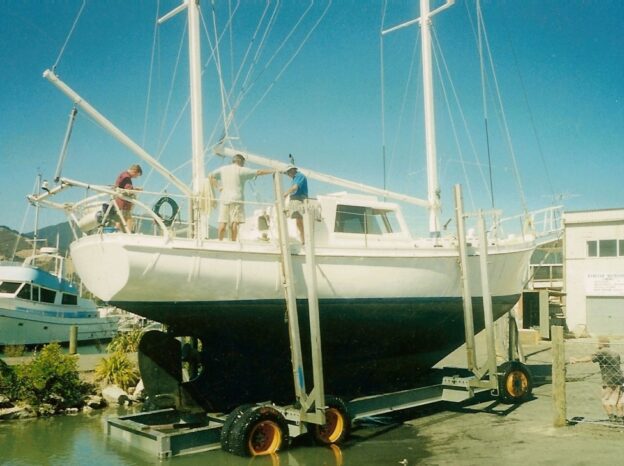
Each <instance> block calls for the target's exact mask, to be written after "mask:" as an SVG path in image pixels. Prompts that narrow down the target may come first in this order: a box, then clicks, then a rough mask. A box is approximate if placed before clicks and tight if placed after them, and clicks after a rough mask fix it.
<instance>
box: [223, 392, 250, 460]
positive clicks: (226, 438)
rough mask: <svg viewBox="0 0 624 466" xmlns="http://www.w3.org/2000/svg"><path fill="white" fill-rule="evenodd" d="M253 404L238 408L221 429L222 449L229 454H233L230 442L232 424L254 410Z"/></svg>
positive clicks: (229, 415)
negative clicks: (246, 412) (248, 411)
mask: <svg viewBox="0 0 624 466" xmlns="http://www.w3.org/2000/svg"><path fill="white" fill-rule="evenodd" d="M253 406H254V405H253V404H244V405H241V406H239V407H238V408H236V409H235V410H234V411H232V412H231V413H230V414H228V416H227V418H225V422H224V423H223V427H221V448H222V449H223V450H224V451H227V452H228V453H232V450H231V442H230V434H231V432H232V424H234V422H235V421H236V420H237V419H240V418H241V417H242V416H243V414H244V413H245V411H247V410H249V409H250V408H253Z"/></svg>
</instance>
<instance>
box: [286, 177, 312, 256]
mask: <svg viewBox="0 0 624 466" xmlns="http://www.w3.org/2000/svg"><path fill="white" fill-rule="evenodd" d="M284 173H286V174H287V175H288V176H290V177H291V178H292V181H293V184H292V186H291V187H290V188H288V190H287V191H286V192H285V193H284V197H288V196H290V201H289V202H288V214H289V215H290V218H294V219H295V221H296V223H297V230H299V236H300V237H301V244H303V243H304V242H305V237H304V236H303V215H302V214H303V207H304V206H303V201H305V200H306V199H307V198H308V179H307V178H306V177H305V176H304V175H303V173H301V172H299V171H298V170H297V167H295V166H294V165H288V166H287V167H286V170H285V171H284Z"/></svg>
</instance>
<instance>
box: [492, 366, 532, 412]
mask: <svg viewBox="0 0 624 466" xmlns="http://www.w3.org/2000/svg"><path fill="white" fill-rule="evenodd" d="M532 392H533V378H532V377H531V372H530V371H529V369H528V368H527V367H526V366H525V365H524V364H522V363H521V362H520V361H507V362H505V363H504V364H502V365H501V366H500V368H499V377H498V397H499V399H500V401H502V402H503V403H508V404H516V403H523V402H525V401H527V400H528V399H529V398H531V393H532Z"/></svg>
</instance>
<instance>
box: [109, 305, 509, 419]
mask: <svg viewBox="0 0 624 466" xmlns="http://www.w3.org/2000/svg"><path fill="white" fill-rule="evenodd" d="M517 300H518V295H514V296H504V297H495V298H493V312H494V318H495V319H497V318H499V317H501V316H502V315H503V314H505V313H506V312H507V311H509V310H510V309H511V308H512V307H513V305H514V304H515V303H516V302H517ZM113 304H115V305H117V306H119V307H120V308H123V309H126V310H128V311H130V312H133V313H136V314H139V315H141V316H144V317H146V318H148V319H152V320H156V321H158V322H162V323H164V324H166V325H167V326H168V329H169V333H170V334H172V335H174V336H192V337H196V338H198V339H199V340H200V341H201V352H200V358H201V366H202V371H201V372H200V374H199V375H198V376H197V378H195V379H194V380H191V381H189V382H185V383H184V384H183V387H184V391H185V392H186V394H188V395H189V396H190V397H191V398H192V399H194V400H195V401H196V402H197V403H198V404H200V405H201V406H202V407H203V408H204V409H207V410H216V411H226V410H228V409H231V408H233V407H235V406H238V405H240V404H243V403H248V402H255V401H266V400H271V401H274V402H276V403H292V402H293V401H294V391H293V380H292V366H291V357H290V343H289V338H288V326H287V322H286V306H285V303H284V301H253V302H251V301H232V302H210V303H184V302H178V303H135V302H115V303H113ZM297 304H298V309H299V325H300V329H301V337H302V349H303V353H304V361H305V365H306V366H307V369H309V361H310V358H309V352H310V345H309V327H308V313H307V302H306V301H300V302H298V303H297ZM319 308H320V322H321V340H322V348H323V368H324V377H325V391H326V393H329V394H333V395H336V396H340V397H343V398H344V399H347V400H348V399H352V398H355V397H358V396H364V395H371V394H375V393H383V392H389V391H397V390H401V389H405V388H410V387H413V386H415V385H417V384H418V383H419V380H421V379H422V378H423V377H424V376H426V375H427V373H428V372H429V370H430V369H431V368H432V367H433V366H434V365H435V364H436V363H437V362H438V361H440V360H441V359H443V358H444V357H445V356H447V355H448V354H449V353H451V352H452V351H454V350H455V349H457V348H458V347H459V346H461V345H462V344H463V343H464V340H465V334H464V318H463V306H462V301H461V299H431V298H429V299H362V300H359V299H358V300H324V301H321V302H320V303H319ZM473 309H474V326H475V331H476V332H478V331H480V330H482V329H483V328H484V320H483V305H482V301H481V300H480V299H474V300H473ZM306 376H307V379H306V382H307V384H308V385H309V386H311V384H312V380H311V371H309V370H307V371H306ZM146 388H147V383H146Z"/></svg>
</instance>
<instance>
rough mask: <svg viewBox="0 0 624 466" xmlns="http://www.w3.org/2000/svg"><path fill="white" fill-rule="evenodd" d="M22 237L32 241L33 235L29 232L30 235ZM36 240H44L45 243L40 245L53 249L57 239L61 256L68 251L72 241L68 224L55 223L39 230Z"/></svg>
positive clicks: (26, 234)
mask: <svg viewBox="0 0 624 466" xmlns="http://www.w3.org/2000/svg"><path fill="white" fill-rule="evenodd" d="M24 236H25V237H27V238H30V239H32V238H33V236H34V234H33V232H32V231H31V232H30V233H25V234H24ZM37 238H38V239H40V240H41V239H43V240H45V243H41V245H44V246H54V247H56V246H57V238H58V248H59V251H60V252H61V254H63V255H65V254H66V252H67V251H68V250H69V244H70V243H71V242H72V241H73V239H74V237H73V235H72V231H71V228H70V226H69V223H68V222H63V223H57V224H56V225H50V226H47V227H45V228H40V229H39V232H38V233H37Z"/></svg>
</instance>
